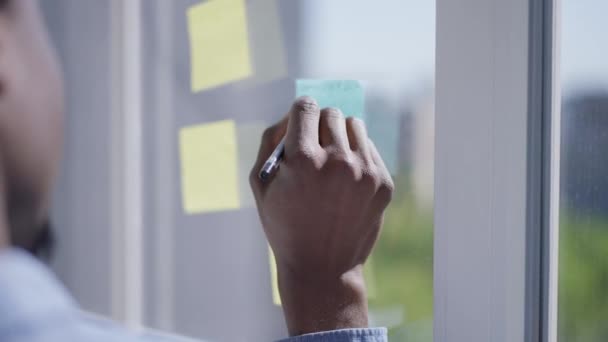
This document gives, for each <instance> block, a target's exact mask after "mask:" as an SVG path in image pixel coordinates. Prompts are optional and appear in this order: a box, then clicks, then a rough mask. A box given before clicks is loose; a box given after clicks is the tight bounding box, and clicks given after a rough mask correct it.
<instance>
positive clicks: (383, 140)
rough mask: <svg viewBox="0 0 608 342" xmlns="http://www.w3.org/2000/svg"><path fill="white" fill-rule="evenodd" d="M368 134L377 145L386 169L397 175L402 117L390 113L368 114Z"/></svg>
mask: <svg viewBox="0 0 608 342" xmlns="http://www.w3.org/2000/svg"><path fill="white" fill-rule="evenodd" d="M365 125H366V126H367V134H368V135H369V137H370V138H371V139H372V141H373V142H374V145H376V148H377V149H378V152H379V153H380V156H381V157H382V160H383V161H384V164H385V165H386V168H387V169H388V171H389V172H390V173H391V174H392V175H396V174H397V171H398V168H399V136H400V134H399V133H400V129H401V116H399V115H398V114H390V113H367V114H366V116H365Z"/></svg>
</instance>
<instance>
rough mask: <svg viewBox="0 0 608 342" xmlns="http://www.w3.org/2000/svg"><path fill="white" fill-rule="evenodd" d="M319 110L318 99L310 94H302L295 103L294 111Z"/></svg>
mask: <svg viewBox="0 0 608 342" xmlns="http://www.w3.org/2000/svg"><path fill="white" fill-rule="evenodd" d="M318 110H319V105H318V104H317V101H315V99H313V98H312V97H310V96H302V97H299V98H298V99H296V100H295V101H294V103H293V111H294V113H296V114H311V113H315V112H317V111H318Z"/></svg>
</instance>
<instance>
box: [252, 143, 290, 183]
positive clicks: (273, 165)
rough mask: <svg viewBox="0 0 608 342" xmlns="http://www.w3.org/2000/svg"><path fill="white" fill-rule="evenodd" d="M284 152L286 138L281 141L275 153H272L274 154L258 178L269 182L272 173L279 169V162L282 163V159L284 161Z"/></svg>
mask: <svg viewBox="0 0 608 342" xmlns="http://www.w3.org/2000/svg"><path fill="white" fill-rule="evenodd" d="M284 151H285V138H283V139H281V142H280V143H279V144H278V145H277V147H276V148H275V149H274V151H272V154H271V155H270V157H268V159H267V160H266V162H265V163H264V166H262V169H261V170H260V173H259V174H258V177H260V179H261V180H262V182H265V181H267V180H268V179H269V178H270V176H271V175H272V173H273V172H274V171H275V170H276V169H277V168H278V167H279V162H280V161H281V159H283V152H284Z"/></svg>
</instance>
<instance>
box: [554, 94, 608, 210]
mask: <svg viewBox="0 0 608 342" xmlns="http://www.w3.org/2000/svg"><path fill="white" fill-rule="evenodd" d="M562 108H563V111H562V142H561V143H562V155H561V161H562V166H561V170H562V171H561V172H562V176H561V191H562V196H561V198H562V207H563V208H565V209H566V210H570V211H574V212H575V213H576V214H584V215H601V216H608V155H606V150H607V149H608V131H606V129H605V127H608V91H606V90H586V91H579V92H575V93H574V95H573V96H570V97H567V98H566V99H565V102H564V104H563V107H562Z"/></svg>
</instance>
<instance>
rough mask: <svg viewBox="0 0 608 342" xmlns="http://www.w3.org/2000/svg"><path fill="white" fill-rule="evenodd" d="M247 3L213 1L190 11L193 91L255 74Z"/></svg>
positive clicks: (240, 0) (223, 0) (241, 1)
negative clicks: (250, 49) (250, 46)
mask: <svg viewBox="0 0 608 342" xmlns="http://www.w3.org/2000/svg"><path fill="white" fill-rule="evenodd" d="M245 12H246V10H245V0H211V1H207V2H204V3H201V4H198V5H194V6H192V7H190V8H189V9H188V30H189V35H190V50H191V68H192V69H191V82H192V91H194V92H198V91H201V90H205V89H209V88H213V87H217V86H219V85H222V84H225V83H228V82H232V81H237V80H241V79H244V78H247V77H249V76H250V75H251V73H252V71H251V70H252V67H251V57H250V53H249V41H248V36H247V17H246V13H245Z"/></svg>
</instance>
